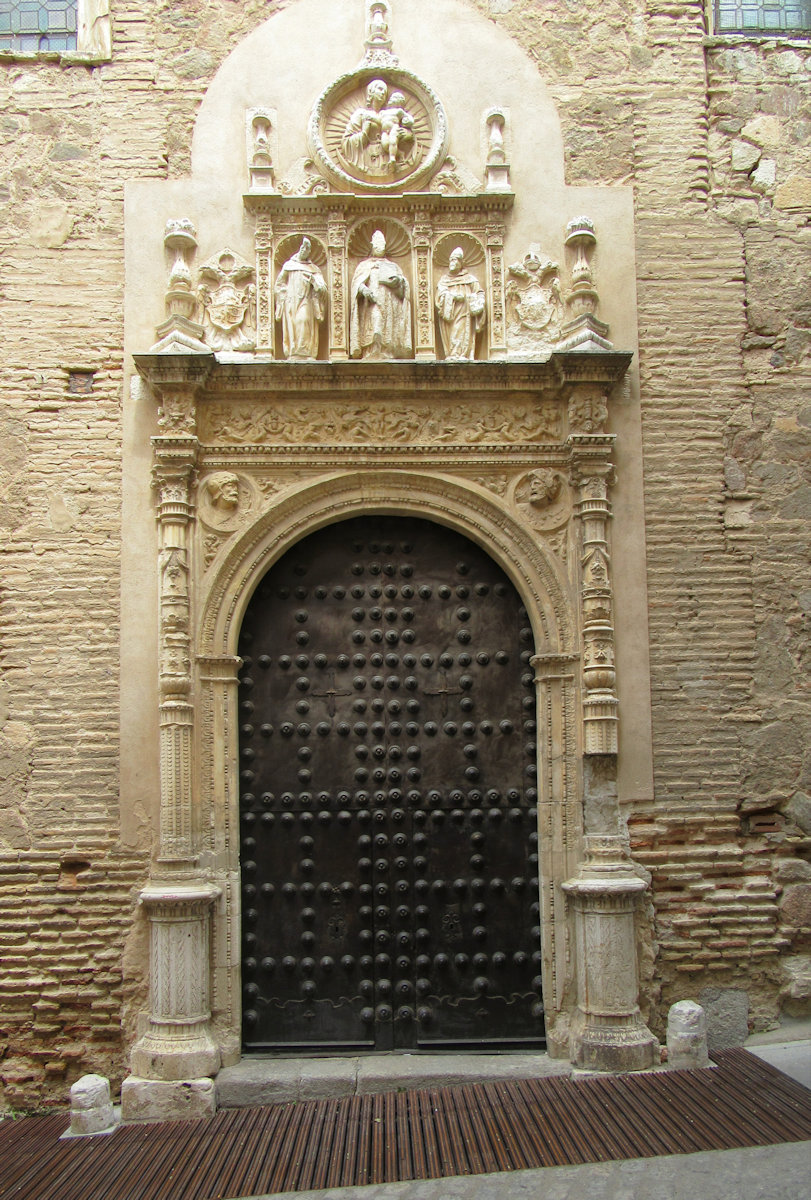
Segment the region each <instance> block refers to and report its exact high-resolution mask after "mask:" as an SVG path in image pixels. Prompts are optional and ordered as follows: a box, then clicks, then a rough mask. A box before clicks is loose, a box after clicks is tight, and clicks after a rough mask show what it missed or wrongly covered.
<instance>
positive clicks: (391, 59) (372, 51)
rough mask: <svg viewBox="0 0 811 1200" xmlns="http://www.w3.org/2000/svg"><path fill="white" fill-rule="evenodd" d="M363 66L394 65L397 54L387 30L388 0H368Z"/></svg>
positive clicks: (395, 64)
mask: <svg viewBox="0 0 811 1200" xmlns="http://www.w3.org/2000/svg"><path fill="white" fill-rule="evenodd" d="M365 44H366V53H365V55H364V58H363V63H362V65H363V66H365V67H396V66H397V61H398V60H397V56H396V54H395V53H394V50H393V48H392V40H391V34H390V32H389V4H388V0H370V3H369V4H368V9H367V14H366V43H365Z"/></svg>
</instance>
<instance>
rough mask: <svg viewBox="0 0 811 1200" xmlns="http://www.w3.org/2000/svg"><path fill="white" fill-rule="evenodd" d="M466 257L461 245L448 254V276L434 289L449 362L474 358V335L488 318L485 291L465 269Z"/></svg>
mask: <svg viewBox="0 0 811 1200" xmlns="http://www.w3.org/2000/svg"><path fill="white" fill-rule="evenodd" d="M464 261H465V254H464V251H463V250H462V248H461V247H460V246H457V247H456V249H455V250H454V251H452V253H451V257H450V262H449V263H448V271H447V274H445V275H443V276H442V278H441V279H440V281H439V283H438V284H437V289H436V310H437V313H438V314H439V331H440V334H441V335H442V349H443V351H444V353H445V358H446V360H447V361H448V362H465V361H470V360H472V359H473V357H474V354H475V350H476V334H477V333H479V332H480V331H481V330H482V329H483V328H484V324H485V321H486V319H487V317H486V313H485V299H484V289H483V288H482V285H481V284H480V283H479V281H478V279H477V278H476V276H475V275H472V274H471V273H470V271H466V270H465V269H464Z"/></svg>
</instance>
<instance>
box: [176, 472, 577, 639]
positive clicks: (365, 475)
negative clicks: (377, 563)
mask: <svg viewBox="0 0 811 1200" xmlns="http://www.w3.org/2000/svg"><path fill="white" fill-rule="evenodd" d="M370 512H378V513H387V514H391V515H406V516H408V515H410V516H414V517H421V518H423V519H426V520H432V521H435V522H436V523H437V524H440V525H446V526H447V527H448V528H450V529H454V530H456V531H457V532H458V533H462V534H464V535H465V536H467V537H469V538H470V539H471V541H473V542H475V543H476V544H477V545H479V546H480V547H481V548H482V549H483V550H484V551H485V552H486V553H488V554H489V555H490V556H491V557H492V558H493V560H494V561H495V562H497V563H498V564H499V566H501V567H502V569H503V570H504V571H505V573H506V574H507V575H508V577H509V578H510V579H511V580H512V582H513V584H514V585H515V587H516V589H517V591H518V593H519V595H520V596H521V598H522V600H523V602H524V605H525V607H526V609H527V611H528V613H529V616H530V621H531V623H532V629H533V634H534V636H535V644H536V646H537V647H538V649H539V651H543V652H545V653H550V654H552V653H554V654H570V653H573V652H574V648H575V639H576V618H575V613H576V605H575V601H574V598H573V595H572V593H571V591H570V589H569V588H568V587H567V585H566V582H565V580H564V578H563V576H562V572H561V570H560V568H559V566H558V565H557V563H556V562H555V561H554V559H553V557H552V555H551V554H550V552H549V551H548V550H547V549H546V547H544V545H543V544H542V543H541V542H540V541H539V540H538V539H537V538H536V537H534V536H533V535H532V533H531V532H530V531H529V530H528V529H527V528H526V527H525V526H523V525H522V524H520V523H519V521H518V520H517V519H516V517H515V516H514V515H513V514H512V513H511V512H510V510H509V509H508V508H506V507H505V506H503V505H502V504H500V503H499V502H498V501H497V500H496V498H495V497H493V496H492V494H491V493H488V492H487V491H486V490H485V489H484V488H482V487H479V486H478V485H475V484H469V483H462V482H460V481H459V480H456V479H452V478H448V477H441V476H436V475H427V474H421V473H418V472H413V471H397V470H376V471H370V470H368V469H367V470H365V471H362V472H361V471H352V472H342V473H341V474H331V475H328V476H324V477H322V478H320V479H317V480H314V481H312V482H309V483H306V484H304V485H302V486H300V487H298V488H296V489H295V491H294V492H293V493H291V494H289V495H287V496H284V497H282V498H281V499H280V500H279V501H278V503H276V504H275V505H273V506H272V507H271V508H269V509H268V511H267V512H265V513H263V514H262V516H261V517H260V518H259V520H257V521H256V522H254V523H253V524H252V525H251V526H250V528H249V529H248V530H246V531H245V533H243V534H242V536H241V537H240V538H239V539H238V540H237V541H236V543H235V544H234V545H233V546H232V547H231V549H230V551H229V552H228V554H227V555H226V557H225V559H224V560H223V562H222V564H221V565H220V568H219V570H218V571H217V572H216V574H215V576H214V578H213V579H212V582H211V586H210V588H209V591H208V594H207V596H206V598H205V600H204V603H203V606H202V611H201V622H200V647H199V650H200V653H201V654H202V655H215V654H235V653H236V645H237V639H238V636H239V628H240V624H241V621H242V616H243V613H244V611H245V608H246V606H247V603H248V601H249V599H250V597H251V595H252V594H253V591H254V589H255V587H256V586H257V584H258V583H259V581H260V579H261V578H262V576H263V575H264V574H265V572H266V571H267V570H268V568H269V567H270V566H271V565H272V564H273V563H274V562H275V561H276V560H277V559H278V558H280V557H281V556H282V555H283V554H284V553H285V552H286V551H287V550H289V549H290V548H291V547H292V546H293V545H295V543H296V542H298V541H300V540H301V539H302V538H303V537H306V536H307V534H309V533H313V532H315V531H316V530H317V529H320V528H321V527H322V526H324V525H329V524H333V523H335V522H337V521H341V520H343V519H347V518H349V517H353V516H358V515H360V514H362V513H370Z"/></svg>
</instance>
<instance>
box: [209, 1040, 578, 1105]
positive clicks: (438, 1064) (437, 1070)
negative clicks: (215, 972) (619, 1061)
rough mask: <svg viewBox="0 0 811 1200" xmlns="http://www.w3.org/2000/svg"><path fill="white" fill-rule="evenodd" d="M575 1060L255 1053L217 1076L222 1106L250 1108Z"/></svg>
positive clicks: (555, 1067) (503, 1075) (499, 1075)
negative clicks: (315, 1055) (312, 1056)
mask: <svg viewBox="0 0 811 1200" xmlns="http://www.w3.org/2000/svg"><path fill="white" fill-rule="evenodd" d="M571 1071H572V1066H571V1063H569V1062H568V1061H567V1060H566V1059H559V1058H558V1059H555V1058H550V1057H549V1055H548V1054H538V1053H534V1054H533V1053H504V1054H473V1053H467V1054H408V1053H404V1054H400V1053H396V1052H393V1053H389V1054H368V1055H358V1056H356V1057H340V1058H338V1057H322V1058H286V1057H285V1058H271V1057H260V1056H258V1055H257V1056H254V1055H251V1057H249V1058H243V1059H241V1060H240V1061H239V1062H238V1063H236V1064H235V1065H234V1066H232V1067H223V1068H222V1070H221V1071H220V1072H219V1074H218V1075H217V1078H216V1079H215V1081H214V1083H215V1088H216V1095H217V1107H218V1108H248V1107H251V1106H254V1105H262V1104H282V1103H286V1102H288V1101H291V1100H326V1099H333V1098H337V1097H340V1096H369V1095H373V1094H374V1093H376V1092H396V1091H400V1090H403V1089H405V1088H409V1089H411V1088H425V1087H446V1086H448V1085H450V1084H459V1083H495V1082H498V1081H499V1080H506V1079H528V1078H537V1077H539V1076H542V1075H570V1074H571Z"/></svg>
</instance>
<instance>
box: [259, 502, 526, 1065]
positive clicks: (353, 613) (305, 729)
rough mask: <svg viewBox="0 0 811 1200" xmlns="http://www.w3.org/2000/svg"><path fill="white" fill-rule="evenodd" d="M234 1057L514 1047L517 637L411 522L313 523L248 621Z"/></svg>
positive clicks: (437, 530)
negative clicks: (239, 982) (239, 1026)
mask: <svg viewBox="0 0 811 1200" xmlns="http://www.w3.org/2000/svg"><path fill="white" fill-rule="evenodd" d="M240 653H241V654H242V656H243V658H244V660H245V666H244V668H243V671H242V673H241V686H240V720H241V726H240V772H241V802H240V810H241V821H242V884H243V951H244V955H243V976H244V978H243V990H244V997H243V999H244V1036H245V1044H246V1046H247V1047H248V1048H254V1049H258V1048H264V1047H270V1046H280V1045H281V1046H310V1045H312V1046H324V1047H327V1046H335V1047H339V1046H340V1047H358V1048H363V1047H367V1046H375V1047H377V1048H378V1049H389V1048H414V1047H417V1046H421V1045H426V1046H428V1045H431V1046H442V1045H459V1044H486V1045H498V1044H502V1043H503V1044H530V1043H537V1042H539V1041H542V1039H543V1020H542V1004H541V998H540V989H539V979H538V977H539V974H540V965H539V964H540V934H539V928H538V926H539V919H538V877H537V861H538V860H537V845H536V834H535V813H536V805H537V792H536V777H535V775H536V773H535V699H534V686H533V681H532V672H531V669H530V667H529V659H530V655H531V653H532V636H531V632H530V629H529V626H528V622H527V618H526V613H525V612H524V610H523V608H522V607H521V604H520V600H519V597H518V595H517V593H516V592H515V589H514V588H513V587H512V585H511V584H510V582H509V581H508V580H507V578H506V576H505V575H504V573H503V572H502V571H501V570H500V568H499V567H497V566H496V564H495V563H494V562H493V561H492V560H491V559H490V558H488V556H487V555H485V554H484V553H483V552H482V551H481V550H480V549H479V548H478V547H476V546H474V545H473V544H472V543H471V542H469V541H468V540H467V539H465V538H463V537H461V536H460V535H458V534H456V533H453V532H451V531H449V530H447V529H444V528H442V527H440V526H436V525H433V524H431V523H429V522H425V521H414V520H409V519H407V518H396V517H368V518H359V519H356V520H353V521H348V522H343V523H341V524H338V525H333V526H330V527H328V528H326V529H324V530H321V531H320V532H319V533H317V534H314V535H312V536H311V537H309V538H307V539H305V540H304V541H303V542H301V543H300V544H299V545H298V546H297V547H295V548H294V549H293V550H292V551H290V552H289V553H288V554H287V555H286V556H285V557H284V558H283V559H282V560H281V561H280V562H279V563H278V564H277V565H276V566H274V567H273V568H272V569H271V571H269V572H268V575H267V576H266V577H265V579H264V580H263V581H262V583H261V584H260V586H259V588H258V589H257V592H256V594H255V595H254V597H253V598H252V600H251V602H250V604H249V607H248V610H247V612H246V615H245V620H244V623H243V633H242V639H241V643H240Z"/></svg>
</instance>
